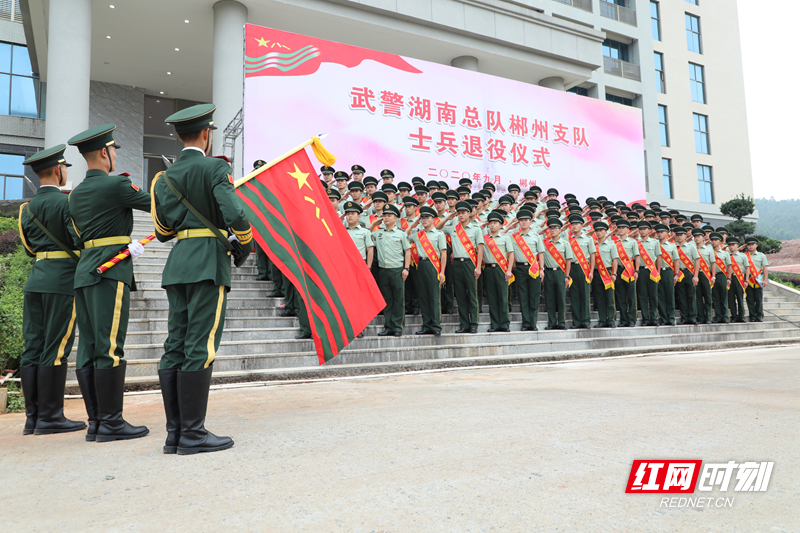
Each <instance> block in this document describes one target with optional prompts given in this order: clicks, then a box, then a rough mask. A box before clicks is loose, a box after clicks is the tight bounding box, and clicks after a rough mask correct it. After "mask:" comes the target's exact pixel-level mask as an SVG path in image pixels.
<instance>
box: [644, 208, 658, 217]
mask: <svg viewBox="0 0 800 533" xmlns="http://www.w3.org/2000/svg"><path fill="white" fill-rule="evenodd" d="M644 216H646V217H654V216H656V212H655V211H653V210H652V209H645V211H644Z"/></svg>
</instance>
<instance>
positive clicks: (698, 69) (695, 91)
mask: <svg viewBox="0 0 800 533" xmlns="http://www.w3.org/2000/svg"><path fill="white" fill-rule="evenodd" d="M689 87H690V88H691V90H692V102H697V103H700V104H705V103H706V82H705V76H704V74H703V67H702V65H695V64H694V63H689Z"/></svg>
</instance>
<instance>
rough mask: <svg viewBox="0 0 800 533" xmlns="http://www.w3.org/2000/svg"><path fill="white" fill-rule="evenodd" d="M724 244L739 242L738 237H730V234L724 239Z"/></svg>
mask: <svg viewBox="0 0 800 533" xmlns="http://www.w3.org/2000/svg"><path fill="white" fill-rule="evenodd" d="M725 244H739V239H737V238H736V237H732V236H731V237H728V238H727V239H726V240H725Z"/></svg>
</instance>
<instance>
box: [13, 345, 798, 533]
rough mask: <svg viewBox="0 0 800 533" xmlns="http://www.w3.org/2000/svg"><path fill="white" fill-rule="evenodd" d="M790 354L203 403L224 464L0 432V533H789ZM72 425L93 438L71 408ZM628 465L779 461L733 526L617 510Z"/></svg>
mask: <svg viewBox="0 0 800 533" xmlns="http://www.w3.org/2000/svg"><path fill="white" fill-rule="evenodd" d="M798 378H800V347H798V346H789V347H779V348H754V349H746V350H733V351H724V352H722V351H720V352H692V353H686V354H674V353H672V354H667V355H663V356H659V355H652V356H647V357H630V358H614V359H609V360H603V361H579V362H573V363H560V364H539V365H531V366H518V367H502V368H480V369H475V370H456V371H447V372H431V373H418V374H406V375H392V376H388V377H378V378H355V379H343V380H338V381H328V382H319V383H305V384H293V385H278V386H266V387H257V388H240V389H231V390H220V391H215V392H213V393H212V396H211V400H210V409H209V418H208V420H207V426H208V427H209V429H211V430H212V431H215V432H216V433H218V434H221V435H231V436H232V437H233V438H234V440H235V441H236V445H235V446H234V448H232V449H231V450H228V451H224V452H219V453H213V454H202V455H197V456H188V457H178V456H165V455H162V454H161V446H162V445H163V440H164V436H165V430H164V418H163V417H164V415H163V411H162V406H161V398H160V395H152V394H150V395H133V396H127V397H126V404H125V416H126V418H127V419H128V420H129V421H130V422H132V423H134V424H146V425H148V426H149V427H150V429H151V434H150V435H149V436H147V437H145V438H143V439H138V440H133V441H127V442H118V443H101V444H98V443H87V442H84V440H83V434H82V433H74V434H65V435H54V436H26V437H23V436H22V435H21V433H22V425H23V419H24V416H23V415H22V414H9V415H3V416H0V460H2V463H1V464H2V476H0V480H2V483H0V502H2V509H3V516H2V522H1V523H2V524H3V529H4V530H6V531H184V530H185V531H189V530H191V531H211V530H219V529H227V530H229V531H269V532H272V531H276V532H296V531H309V532H328V531H342V532H350V531H353V532H362V531H363V532H387V533H388V532H412V531H421V532H430V531H434V532H439V531H443V532H451V531H452V532H466V531H470V532H473V531H474V532H483V531H487V532H490V531H593V532H597V531H637V532H642V531H665V532H666V531H701V530H702V531H776V532H782V531H786V532H791V531H800V509H798V501H800V500H799V499H798V495H799V494H800V483H799V482H798V479H800V449H799V448H798V442H800V431H798V428H799V427H800V401H798V400H800V398H798V396H799V395H798V382H800V380H799V379H798ZM67 405H68V409H67V411H68V412H67V415H68V416H70V417H72V418H76V419H85V414H84V413H83V408H82V402H81V401H80V400H69V401H68V402H67ZM634 459H702V460H703V461H704V462H727V461H729V460H735V461H737V462H743V461H759V462H760V461H774V462H775V466H774V470H773V472H772V477H771V480H770V484H769V488H768V490H767V491H766V492H758V493H752V492H751V493H739V492H734V491H733V485H732V486H731V488H730V490H728V491H727V492H725V493H719V492H717V491H716V490H715V491H714V492H712V493H702V494H701V493H696V494H695V496H699V495H702V496H704V497H705V496H708V495H711V496H713V497H715V498H716V497H718V496H720V497H728V498H733V499H734V503H733V506H732V507H723V508H716V507H711V508H703V509H688V508H664V507H660V506H659V504H660V501H661V497H660V496H659V495H650V494H636V495H631V494H625V485H626V483H627V480H628V475H629V473H630V469H631V463H632V461H633V460H634Z"/></svg>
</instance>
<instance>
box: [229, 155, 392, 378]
mask: <svg viewBox="0 0 800 533" xmlns="http://www.w3.org/2000/svg"><path fill="white" fill-rule="evenodd" d="M237 193H238V194H239V198H241V199H242V202H243V203H244V209H245V212H246V213H247V217H248V220H249V221H250V224H251V225H252V226H253V237H254V238H255V239H256V242H258V244H259V246H261V248H262V249H263V250H264V251H265V252H266V253H267V255H268V256H269V258H270V260H271V261H273V262H274V263H275V264H276V265H277V266H278V268H280V270H281V272H283V274H284V275H285V276H286V277H287V278H288V279H289V281H291V283H292V285H294V286H295V288H297V291H298V292H299V293H300V295H301V297H302V298H303V302H304V303H305V305H306V309H307V310H308V318H309V322H310V324H311V332H312V335H313V337H314V345H315V347H316V350H317V355H318V356H319V363H320V364H322V363H324V362H326V361H329V360H331V359H332V358H333V357H335V356H336V354H338V353H339V351H341V350H342V349H343V348H344V347H345V346H347V345H348V344H349V343H350V342H351V341H352V340H353V339H354V338H355V337H356V335H358V334H359V333H361V332H362V331H363V330H364V328H365V327H366V326H367V325H368V324H369V323H370V321H371V320H372V319H373V318H374V317H375V316H376V315H377V314H378V312H380V310H381V309H383V308H384V307H385V306H386V303H385V302H384V300H383V297H382V296H381V293H380V290H378V286H377V285H376V284H375V281H374V279H373V277H372V273H371V272H370V271H369V269H367V265H366V264H365V263H364V260H363V259H362V258H361V254H360V253H359V251H358V248H356V245H355V243H354V242H353V239H352V238H351V237H350V235H349V234H348V233H347V230H346V229H345V228H344V225H342V222H341V220H340V219H339V214H338V213H337V212H336V210H335V209H334V208H333V205H332V204H331V202H330V200H329V199H328V195H327V193H326V192H325V191H324V190H323V188H322V186H321V184H320V182H319V179H317V174H316V171H315V169H314V165H312V164H311V161H310V160H309V158H308V155H306V152H305V150H298V151H297V152H295V153H293V154H291V155H289V156H288V157H286V158H284V159H283V160H281V161H279V162H278V163H276V164H274V165H272V166H269V167H268V168H267V167H265V169H264V170H263V171H261V172H260V173H259V174H258V175H256V176H255V177H254V178H252V179H250V180H249V181H247V182H245V183H243V184H241V185H240V186H239V187H238V188H237Z"/></svg>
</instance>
